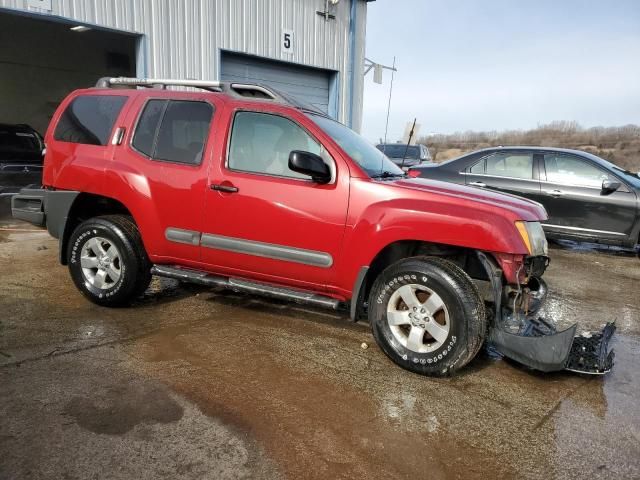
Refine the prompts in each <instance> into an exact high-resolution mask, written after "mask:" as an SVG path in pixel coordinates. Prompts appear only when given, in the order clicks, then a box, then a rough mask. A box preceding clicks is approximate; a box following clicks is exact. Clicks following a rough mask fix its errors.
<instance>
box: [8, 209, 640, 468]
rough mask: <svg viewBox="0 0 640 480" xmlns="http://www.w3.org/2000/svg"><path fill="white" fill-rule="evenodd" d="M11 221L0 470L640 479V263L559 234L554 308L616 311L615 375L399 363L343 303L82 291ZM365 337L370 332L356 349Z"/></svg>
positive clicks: (484, 359) (552, 276)
mask: <svg viewBox="0 0 640 480" xmlns="http://www.w3.org/2000/svg"><path fill="white" fill-rule="evenodd" d="M12 229H16V230H18V229H31V227H30V226H29V225H27V224H24V223H15V222H11V221H5V222H0V479H21V478H69V479H72V478H78V479H80V478H82V479H88V478H114V479H115V478H122V479H131V478H137V479H138V478H139V479H142V478H149V479H151V478H160V477H164V478H172V479H174V478H175V479H179V478H211V479H226V478H229V479H236V478H256V479H272V478H291V479H302V478H305V479H306V478H310V479H312V478H318V479H329V478H331V479H333V478H358V479H362V478H385V479H395V478H411V479H422V478H428V479H441V478H442V479H448V478H465V479H466V478H532V479H549V478H558V479H565V478H576V479H578V478H580V479H583V478H615V479H620V478H640V405H639V401H640V373H639V368H638V367H639V359H640V300H639V299H638V291H639V290H640V260H639V259H638V258H637V256H634V255H630V254H624V253H620V252H615V251H614V252H603V251H600V250H591V249H589V248H585V247H580V248H578V249H575V248H569V247H568V246H567V245H565V246H556V247H555V248H553V249H552V251H551V258H552V262H551V266H550V268H549V270H548V272H547V275H546V276H545V278H546V279H547V282H548V283H549V285H550V297H549V301H548V304H547V307H546V308H545V311H544V312H543V313H544V314H545V315H547V316H553V317H555V318H557V319H558V321H559V323H560V324H561V325H564V324H567V325H568V324H569V323H571V322H573V321H577V322H578V323H579V324H580V326H581V328H582V329H596V328H600V327H601V326H602V325H603V324H604V322H605V321H608V320H613V319H615V320H616V321H617V324H618V331H617V333H616V337H615V349H616V354H617V356H616V360H617V362H616V366H615V368H614V370H613V372H612V373H611V374H609V375H607V376H606V377H604V378H602V377H594V378H592V377H584V376H578V375H574V374H569V373H567V374H565V373H559V374H547V375H543V374H537V373H533V372H531V371H528V370H526V369H524V368H522V367H519V366H517V365H516V364H514V363H512V362H508V361H504V360H494V359H490V358H489V357H488V356H487V355H486V354H482V355H480V356H479V357H478V358H476V360H474V361H473V362H472V363H471V364H470V365H469V366H468V367H467V368H466V369H465V370H464V371H463V372H462V373H461V374H459V375H457V376H455V377H453V378H445V379H431V378H426V377H421V376H418V375H415V374H411V373H409V372H406V371H404V370H401V369H400V368H398V367H396V366H395V365H394V364H393V363H391V361H390V360H388V359H387V358H386V357H385V356H384V354H383V353H382V352H381V351H380V350H379V349H378V347H377V346H376V345H375V343H374V341H373V338H372V336H371V335H370V333H369V329H368V326H367V325H366V324H361V323H358V324H353V323H350V322H349V321H348V319H347V318H346V316H344V315H341V314H338V313H335V312H331V311H322V310H314V309H311V308H306V307H300V306H296V305H291V304H286V303H278V302H274V301H268V300H262V299H256V298H251V297H248V296H244V295H239V294H233V293H229V292H216V291H213V290H210V289H204V288H196V287H192V286H181V285H179V284H178V283H177V282H174V281H170V280H160V279H155V280H154V282H153V284H152V287H151V288H150V290H149V291H148V292H147V293H146V294H145V297H144V298H143V299H141V300H140V301H139V302H138V303H137V304H136V305H135V306H133V307H131V308H127V309H104V308H100V307H97V306H95V305H93V304H91V303H89V302H88V301H86V300H85V299H84V298H83V297H82V296H81V295H80V294H79V293H78V292H77V291H76V289H75V288H74V287H73V285H72V282H71V280H70V278H69V276H68V273H67V270H66V268H64V267H62V266H60V265H59V264H58V263H57V242H56V241H55V240H53V239H51V238H50V237H49V236H48V235H47V234H46V233H45V232H37V231H36V232H24V231H13V230H12ZM363 342H365V343H366V344H368V348H366V349H363V348H362V347H361V344H362V343H363Z"/></svg>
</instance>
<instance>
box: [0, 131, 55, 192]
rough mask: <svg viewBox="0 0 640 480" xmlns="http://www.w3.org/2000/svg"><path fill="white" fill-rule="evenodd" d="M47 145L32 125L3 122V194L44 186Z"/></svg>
mask: <svg viewBox="0 0 640 480" xmlns="http://www.w3.org/2000/svg"><path fill="white" fill-rule="evenodd" d="M43 150H44V142H43V140H42V137H41V136H40V134H39V133H38V132H36V131H35V130H34V129H33V128H31V127H30V126H28V125H7V124H1V123H0V193H12V192H18V191H19V190H20V188H21V187H25V186H27V185H32V184H35V185H41V184H42V160H43Z"/></svg>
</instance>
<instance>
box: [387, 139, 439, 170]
mask: <svg viewBox="0 0 640 480" xmlns="http://www.w3.org/2000/svg"><path fill="white" fill-rule="evenodd" d="M376 148H377V149H378V150H380V151H381V152H382V153H384V154H385V155H386V156H387V157H389V159H390V160H391V161H392V162H393V163H395V164H396V165H398V166H399V167H402V168H404V169H405V170H406V169H408V168H409V167H414V166H417V165H422V164H425V163H432V162H431V154H430V153H429V149H428V148H427V147H425V146H424V145H422V144H420V145H408V146H407V144H406V143H381V144H379V145H376ZM403 158H404V162H403Z"/></svg>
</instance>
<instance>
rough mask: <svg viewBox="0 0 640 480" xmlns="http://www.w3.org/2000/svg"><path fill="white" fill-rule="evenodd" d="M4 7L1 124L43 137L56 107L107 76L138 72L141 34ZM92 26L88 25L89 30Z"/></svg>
mask: <svg viewBox="0 0 640 480" xmlns="http://www.w3.org/2000/svg"><path fill="white" fill-rule="evenodd" d="M73 27H78V24H77V23H73V22H72V20H68V21H67V20H66V19H63V18H61V17H49V16H46V15H24V14H17V13H14V12H12V11H11V10H7V9H0V124H3V123H4V124H27V125H29V126H31V127H32V128H34V129H35V130H36V131H38V132H40V133H41V134H42V135H44V132H45V130H46V128H47V126H48V124H49V120H50V119H51V117H52V115H53V113H54V111H55V109H56V107H57V106H58V104H59V103H60V102H61V101H62V100H63V99H64V97H65V96H66V95H67V94H68V93H69V92H71V91H72V90H75V89H77V88H86V87H91V86H93V85H95V82H96V80H98V78H100V77H104V76H119V75H124V76H135V72H136V46H137V43H138V39H139V38H140V36H139V35H136V34H132V33H127V32H119V31H114V30H107V29H102V28H98V27H92V26H86V27H85V28H75V29H72V28H73ZM87 27H88V28H87Z"/></svg>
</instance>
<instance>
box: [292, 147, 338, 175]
mask: <svg viewBox="0 0 640 480" xmlns="http://www.w3.org/2000/svg"><path fill="white" fill-rule="evenodd" d="M289 168H290V169H291V170H293V171H294V172H298V173H302V174H303V175H309V176H310V177H311V180H313V181H314V182H316V183H329V182H330V181H331V170H330V169H329V166H328V165H327V164H326V163H324V160H323V159H322V157H321V156H320V155H316V154H315V153H311V152H303V151H302V150H293V151H292V152H291V153H290V154H289Z"/></svg>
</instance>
